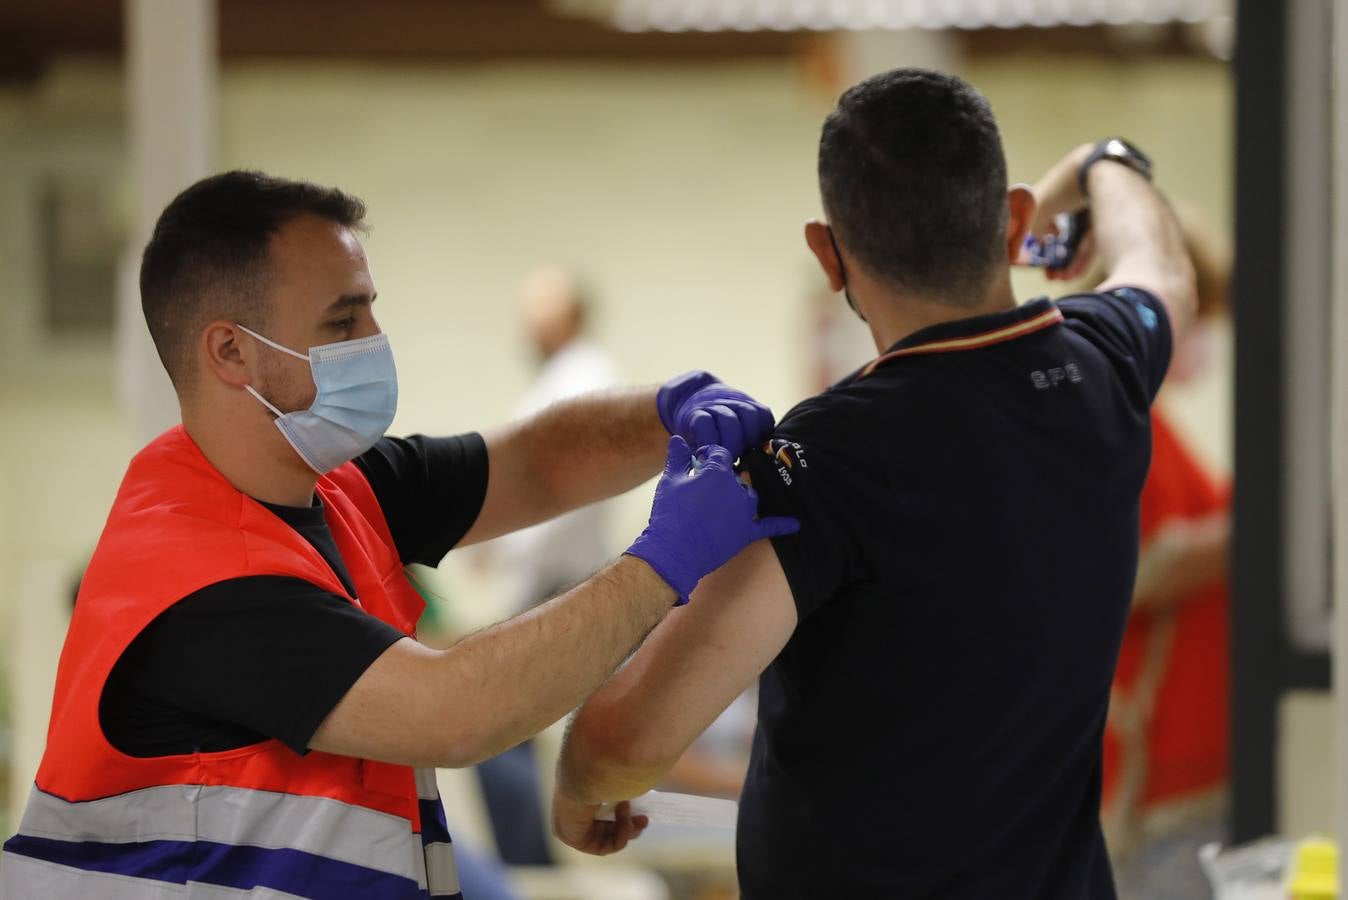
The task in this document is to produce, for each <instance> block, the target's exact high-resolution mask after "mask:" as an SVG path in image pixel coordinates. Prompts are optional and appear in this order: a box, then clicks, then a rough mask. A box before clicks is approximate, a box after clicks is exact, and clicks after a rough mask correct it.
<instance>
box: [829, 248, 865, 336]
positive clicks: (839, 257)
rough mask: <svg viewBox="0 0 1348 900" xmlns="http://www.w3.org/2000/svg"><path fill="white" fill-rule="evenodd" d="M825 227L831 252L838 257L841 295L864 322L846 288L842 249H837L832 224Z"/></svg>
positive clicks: (845, 270) (850, 293) (863, 317)
mask: <svg viewBox="0 0 1348 900" xmlns="http://www.w3.org/2000/svg"><path fill="white" fill-rule="evenodd" d="M827 227H828V240H829V243H830V244H832V245H833V253H834V255H835V256H837V257H838V272H839V273H840V274H841V275H842V280H843V296H844V297H846V298H847V305H848V306H849V307H851V309H852V312H854V313H856V317H857V318H858V319H860V320H861V321H863V322H864V321H866V317H865V316H863V315H862V314H861V310H859V309H857V302H856V301H855V300H853V299H852V292H851V291H850V290H848V288H847V269H846V268H844V266H843V258H842V251H841V250H839V249H838V239H837V238H835V237H834V236H833V226H831V225H830V226H827Z"/></svg>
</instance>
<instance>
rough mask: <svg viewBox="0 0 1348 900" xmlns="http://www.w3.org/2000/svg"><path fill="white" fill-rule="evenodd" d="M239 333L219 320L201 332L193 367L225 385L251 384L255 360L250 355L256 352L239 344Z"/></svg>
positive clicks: (236, 328)
mask: <svg viewBox="0 0 1348 900" xmlns="http://www.w3.org/2000/svg"><path fill="white" fill-rule="evenodd" d="M242 335H243V332H242V331H240V330H239V327H238V326H237V325H235V324H234V323H233V322H228V321H225V320H223V319H222V320H220V321H217V322H211V323H210V324H209V325H207V326H206V327H205V328H204V329H202V332H201V339H200V341H199V342H198V343H197V352H198V357H197V363H198V365H199V366H200V367H201V369H202V370H203V374H204V373H205V372H211V373H213V374H214V375H215V377H216V378H219V379H220V380H221V381H223V382H224V383H225V384H228V385H230V386H232V387H236V388H242V387H243V386H244V385H247V384H252V383H253V377H252V372H253V369H254V365H255V363H256V360H254V359H253V354H254V353H255V352H256V348H254V347H247V348H245V346H244V344H245V343H249V342H245V341H241V340H240V337H241V336H242Z"/></svg>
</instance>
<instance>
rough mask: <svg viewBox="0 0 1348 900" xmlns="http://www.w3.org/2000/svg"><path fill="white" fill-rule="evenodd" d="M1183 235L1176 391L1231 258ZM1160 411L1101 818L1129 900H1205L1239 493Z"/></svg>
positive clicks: (1224, 720) (1222, 307)
mask: <svg viewBox="0 0 1348 900" xmlns="http://www.w3.org/2000/svg"><path fill="white" fill-rule="evenodd" d="M1185 226H1186V227H1185V240H1186V243H1187V244H1188V246H1189V252H1190V255H1191V257H1192V258H1193V261H1194V270H1195V273H1196V275H1197V286H1198V320H1197V321H1196V322H1195V323H1194V326H1193V327H1192V328H1191V329H1190V330H1189V331H1188V332H1187V333H1186V334H1185V335H1184V336H1183V338H1182V339H1181V341H1180V343H1179V344H1178V345H1177V346H1176V347H1175V353H1174V358H1173V360H1172V362H1171V366H1170V372H1169V374H1168V375H1167V377H1166V384H1167V385H1175V384H1183V383H1185V382H1190V381H1192V380H1193V379H1194V378H1196V377H1197V376H1198V375H1199V374H1200V373H1202V372H1203V370H1204V369H1206V368H1207V364H1208V362H1209V361H1210V357H1211V353H1210V348H1211V346H1212V341H1213V337H1214V325H1215V324H1216V323H1217V322H1218V321H1219V320H1220V318H1221V316H1222V315H1223V314H1224V313H1225V312H1226V309H1227V294H1228V286H1229V278H1230V263H1229V258H1228V257H1227V255H1226V254H1225V253H1224V252H1223V251H1222V250H1221V249H1219V248H1218V247H1217V246H1215V245H1214V242H1213V241H1212V240H1211V239H1210V238H1208V237H1207V235H1206V233H1204V232H1201V231H1199V230H1197V229H1196V228H1194V227H1192V223H1188V222H1186V223H1185ZM1164 396H1165V390H1164V388H1163V389H1162V397H1163V398H1164ZM1163 406H1164V403H1162V404H1158V405H1157V406H1153V407H1152V460H1151V471H1150V473H1149V474H1148V476H1147V482H1146V486H1145V487H1144V488H1143V490H1142V507H1141V528H1142V549H1141V553H1140V555H1139V559H1138V572H1137V585H1136V588H1135V589H1134V593H1133V608H1132V614H1131V617H1130V619H1129V623H1128V630H1127V632H1126V634H1125V635H1124V640H1123V647H1122V649H1121V651H1120V654H1119V664H1118V670H1117V672H1116V673H1115V677H1114V688H1113V691H1112V694H1111V698H1110V709H1109V722H1108V725H1107V727H1106V732H1105V749H1104V754H1105V760H1104V761H1105V767H1104V793H1103V798H1102V802H1101V818H1102V821H1103V823H1104V826H1105V835H1106V839H1107V841H1108V844H1109V849H1110V854H1111V856H1112V857H1113V859H1114V867H1115V877H1116V879H1117V883H1118V888H1119V897H1120V900H1170V898H1176V900H1179V898H1183V900H1194V898H1203V897H1210V896H1211V891H1210V888H1209V887H1208V883H1207V880H1206V878H1205V877H1204V875H1203V872H1202V870H1201V868H1200V866H1199V863H1198V857H1197V852H1198V848H1199V847H1200V846H1202V845H1203V844H1204V843H1207V842H1208V841H1214V840H1222V839H1223V832H1224V830H1225V814H1226V787H1227V777H1228V751H1229V743H1230V715H1229V708H1228V707H1229V704H1228V695H1229V659H1228V633H1229V605H1230V604H1229V600H1228V590H1227V564H1228V555H1229V549H1230V532H1231V515H1230V505H1231V502H1230V501H1231V492H1230V486H1229V483H1228V480H1227V479H1226V478H1225V477H1223V476H1218V475H1216V474H1214V473H1213V472H1212V471H1210V470H1209V469H1208V468H1207V467H1205V466H1204V465H1203V464H1202V463H1201V462H1200V461H1199V460H1198V459H1197V458H1196V457H1195V455H1194V454H1193V453H1192V452H1191V451H1190V450H1189V448H1187V447H1186V446H1185V444H1184V441H1183V440H1182V439H1181V437H1180V434H1179V432H1178V431H1177V429H1176V427H1175V426H1174V425H1172V424H1171V423H1170V421H1168V418H1167V414H1166V413H1164V412H1162V411H1161V408H1162V407H1163Z"/></svg>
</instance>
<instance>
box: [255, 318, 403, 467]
mask: <svg viewBox="0 0 1348 900" xmlns="http://www.w3.org/2000/svg"><path fill="white" fill-rule="evenodd" d="M239 328H241V329H242V330H243V331H245V332H247V333H248V334H250V335H252V336H253V337H255V338H257V339H258V340H259V341H261V342H262V343H264V344H266V345H267V346H269V347H272V348H274V349H276V350H280V351H281V352H282V353H289V354H290V355H291V356H294V357H296V358H298V359H303V360H308V362H309V368H310V369H311V370H312V371H313V376H314V387H316V388H317V389H318V394H317V395H316V396H315V397H314V402H313V403H312V404H310V406H309V408H308V409H300V410H296V411H295V412H288V413H283V412H281V411H280V410H279V409H277V408H276V407H275V406H272V405H271V403H269V402H268V401H267V399H266V398H265V397H263V396H262V395H261V394H259V393H258V392H257V391H256V390H254V388H253V386H252V385H246V386H245V387H244V390H246V391H248V393H250V394H252V395H253V396H254V397H256V398H257V399H258V401H259V402H260V403H261V404H262V405H263V406H265V407H267V409H269V410H271V411H272V412H273V413H274V414H275V415H276V427H277V428H279V429H280V431H281V434H282V435H284V436H285V439H286V440H287V441H289V442H290V446H292V447H294V448H295V452H296V453H298V454H299V456H300V459H302V460H304V461H305V462H306V463H308V464H309V468H311V469H313V470H314V471H315V472H317V473H318V474H320V475H323V474H325V473H327V472H330V471H332V470H333V469H335V468H337V467H338V466H340V465H342V464H343V463H345V462H349V461H350V460H353V459H355V458H356V457H357V456H360V455H361V454H362V453H364V452H365V451H366V450H369V449H370V448H371V447H373V446H374V445H375V442H376V441H378V440H379V439H380V438H381V437H383V436H384V432H385V431H387V430H388V427H389V425H391V424H393V415H394V413H396V412H397V410H398V370H397V369H396V368H395V367H394V365H393V349H392V348H391V347H390V346H389V342H388V335H386V334H384V333H383V332H380V333H379V334H372V335H370V336H369V337H363V338H358V339H356V340H354V341H339V342H337V343H335V344H323V345H321V346H318V347H310V348H309V355H308V356H305V355H304V354H303V353H298V352H296V351H294V350H291V349H290V348H289V347H283V346H282V345H280V344H278V343H276V342H275V341H272V340H268V339H267V338H265V337H263V336H262V335H260V334H258V333H257V332H255V331H252V330H251V329H248V328H244V326H242V325H239Z"/></svg>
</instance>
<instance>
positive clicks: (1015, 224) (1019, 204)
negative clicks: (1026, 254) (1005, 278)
mask: <svg viewBox="0 0 1348 900" xmlns="http://www.w3.org/2000/svg"><path fill="white" fill-rule="evenodd" d="M1006 205H1007V208H1008V210H1009V214H1008V215H1007V217H1006V258H1007V259H1008V260H1009V261H1010V262H1011V264H1012V265H1014V264H1015V263H1016V262H1017V261H1018V260H1019V259H1020V256H1021V251H1022V250H1023V249H1024V247H1025V235H1027V234H1029V233H1030V224H1031V223H1032V222H1033V221H1034V213H1035V210H1036V209H1038V207H1039V204H1038V201H1036V200H1035V199H1034V192H1033V191H1031V190H1030V189H1029V188H1028V187H1027V186H1025V185H1023V184H1013V185H1011V187H1010V189H1009V190H1007V192H1006Z"/></svg>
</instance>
